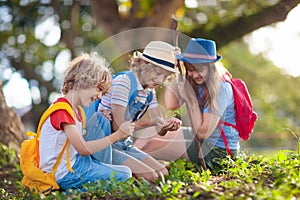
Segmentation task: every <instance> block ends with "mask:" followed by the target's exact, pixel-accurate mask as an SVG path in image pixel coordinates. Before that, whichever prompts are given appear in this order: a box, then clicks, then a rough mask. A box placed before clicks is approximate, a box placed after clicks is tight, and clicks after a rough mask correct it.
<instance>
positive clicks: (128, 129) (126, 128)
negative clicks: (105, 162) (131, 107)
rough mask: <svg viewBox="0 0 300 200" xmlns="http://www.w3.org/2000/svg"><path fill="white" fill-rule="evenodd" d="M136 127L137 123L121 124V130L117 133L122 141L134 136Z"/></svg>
mask: <svg viewBox="0 0 300 200" xmlns="http://www.w3.org/2000/svg"><path fill="white" fill-rule="evenodd" d="M134 126H135V123H134V122H130V121H128V122H124V123H123V124H121V125H120V126H119V129H118V130H117V132H118V133H119V136H120V139H125V138H127V137H129V136H132V134H133V132H134Z"/></svg>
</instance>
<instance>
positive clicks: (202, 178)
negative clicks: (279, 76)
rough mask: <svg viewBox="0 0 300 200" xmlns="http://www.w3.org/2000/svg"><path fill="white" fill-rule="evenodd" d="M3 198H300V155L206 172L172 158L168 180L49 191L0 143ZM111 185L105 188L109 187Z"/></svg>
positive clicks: (251, 159)
mask: <svg viewBox="0 0 300 200" xmlns="http://www.w3.org/2000/svg"><path fill="white" fill-rule="evenodd" d="M0 150H1V154H0V163H1V174H0V175H1V180H0V199H41V198H43V199H199V198H200V199H276V200H277V199H284V200H286V199H300V155H299V153H298V152H297V151H280V152H278V153H277V154H276V155H275V156H273V157H271V158H269V157H265V156H262V155H258V156H255V155H252V156H247V157H240V158H239V159H238V160H237V161H235V162H233V161H232V160H230V159H228V160H225V161H224V162H223V167H224V170H222V171H220V172H219V173H218V174H217V175H211V174H210V173H207V172H202V173H200V172H199V171H197V168H195V166H194V165H193V164H192V163H188V162H186V161H184V160H178V161H176V162H171V163H170V165H169V172H170V175H169V176H167V177H165V182H163V181H162V180H158V181H157V182H155V183H153V184H150V183H148V182H147V181H144V180H136V179H134V178H131V179H129V180H128V181H126V182H122V183H118V182H117V181H115V180H112V182H107V181H106V182H97V183H93V184H89V185H86V186H85V189H86V191H88V192H81V191H78V190H69V191H67V192H58V191H56V192H53V193H52V194H50V195H48V196H45V195H43V194H33V193H30V192H29V191H28V190H26V189H24V188H23V187H22V185H21V184H20V180H21V178H22V173H21V171H20V167H19V165H18V162H17V158H16V154H15V153H14V151H12V150H10V149H8V148H7V147H5V146H3V145H1V147H0ZM104 188H105V189H104Z"/></svg>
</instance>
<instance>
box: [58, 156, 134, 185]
mask: <svg viewBox="0 0 300 200" xmlns="http://www.w3.org/2000/svg"><path fill="white" fill-rule="evenodd" d="M72 168H73V170H74V172H68V173H67V174H66V175H65V176H64V177H63V178H61V179H59V180H57V183H58V185H59V186H60V187H61V189H63V190H67V189H71V188H73V189H82V185H83V184H87V183H92V182H95V181H97V180H107V181H110V180H111V178H112V177H113V175H114V178H115V179H116V180H117V181H125V180H127V179H128V178H130V177H131V176H132V172H131V170H130V169H129V168H128V167H126V166H120V165H110V164H104V163H101V162H100V161H98V160H96V159H94V158H93V157H92V156H80V155H79V154H77V156H76V161H75V163H74V165H73V166H72Z"/></svg>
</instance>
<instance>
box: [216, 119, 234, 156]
mask: <svg viewBox="0 0 300 200" xmlns="http://www.w3.org/2000/svg"><path fill="white" fill-rule="evenodd" d="M222 125H226V126H231V127H233V128H235V126H234V125H233V124H230V123H228V122H224V121H222V120H220V122H219V123H218V128H219V131H220V133H221V136H222V139H223V141H224V145H225V148H226V151H227V153H228V155H229V156H230V157H232V153H231V150H230V147H229V144H228V140H227V138H226V135H225V132H224V129H223V128H222Z"/></svg>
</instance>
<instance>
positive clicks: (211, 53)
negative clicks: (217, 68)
mask: <svg viewBox="0 0 300 200" xmlns="http://www.w3.org/2000/svg"><path fill="white" fill-rule="evenodd" d="M176 57H177V59H178V60H181V61H183V62H187V63H192V64H196V63H211V62H217V61H219V60H221V58H222V56H220V55H217V52H216V43H215V42H214V41H212V40H207V39H203V38H191V39H190V41H189V44H188V46H187V47H186V49H185V52H184V53H181V54H178V55H177V56H176Z"/></svg>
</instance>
